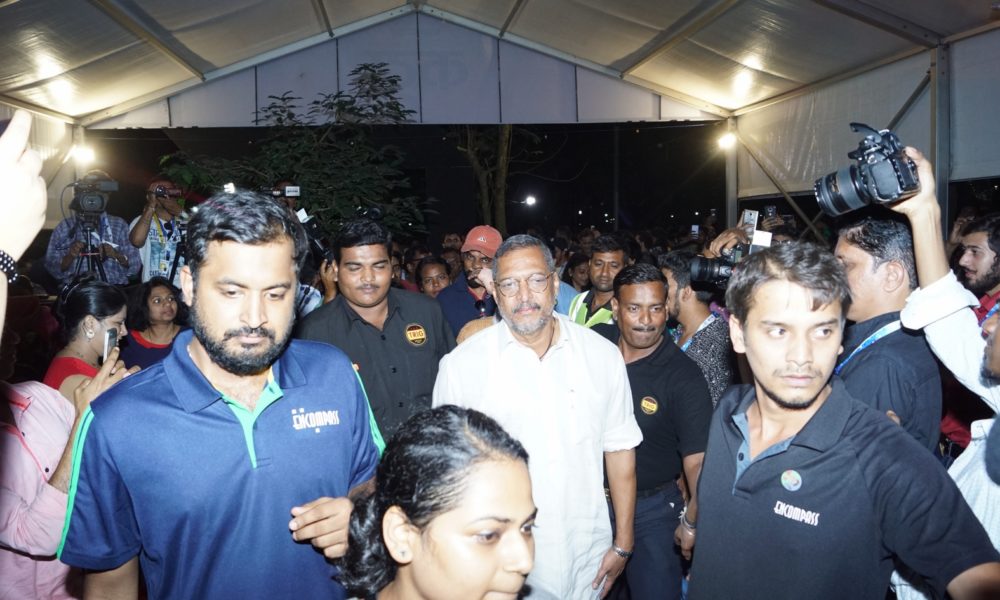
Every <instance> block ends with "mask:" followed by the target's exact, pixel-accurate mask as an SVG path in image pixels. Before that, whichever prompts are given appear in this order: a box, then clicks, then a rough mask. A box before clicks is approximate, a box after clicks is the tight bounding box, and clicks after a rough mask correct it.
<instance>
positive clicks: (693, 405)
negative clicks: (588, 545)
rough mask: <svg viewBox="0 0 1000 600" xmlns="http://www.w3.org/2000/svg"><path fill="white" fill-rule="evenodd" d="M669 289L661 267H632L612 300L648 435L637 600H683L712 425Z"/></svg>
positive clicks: (630, 574) (640, 485)
mask: <svg viewBox="0 0 1000 600" xmlns="http://www.w3.org/2000/svg"><path fill="white" fill-rule="evenodd" d="M666 283H667V282H666V278H664V276H663V274H662V273H661V272H660V271H659V270H658V269H657V268H656V267H654V266H653V265H649V264H641V263H640V264H635V265H631V266H628V267H625V268H624V269H623V270H622V271H620V272H619V273H618V275H617V276H616V277H615V278H614V298H612V300H611V309H612V312H613V313H614V316H615V320H616V321H617V322H618V328H619V330H620V331H621V336H620V337H619V339H618V348H619V349H620V350H621V352H622V356H623V358H624V359H625V365H626V369H627V370H628V379H629V384H630V386H631V388H632V402H633V403H634V406H635V420H636V422H638V424H639V429H641V430H642V443H641V444H639V447H638V448H636V452H635V471H636V503H635V525H634V527H635V549H634V551H633V552H634V553H633V555H632V557H631V558H630V559H629V562H628V564H627V565H626V567H625V578H626V580H627V581H628V587H629V592H630V593H631V596H632V597H633V598H662V599H679V598H680V597H681V580H682V579H683V573H682V564H681V554H682V553H683V554H684V556H685V557H686V558H690V557H691V548H692V547H693V546H694V537H695V529H694V527H692V526H691V525H692V524H693V523H694V522H695V521H697V518H698V500H697V494H696V491H697V489H698V475H699V473H700V472H701V462H702V458H703V457H704V455H705V445H706V443H707V442H708V427H709V423H710V422H711V418H712V398H711V396H710V394H709V391H708V384H707V383H706V381H705V378H704V377H703V376H702V372H701V369H700V368H699V367H698V365H697V363H695V362H694V361H693V360H692V359H691V358H689V357H688V356H687V355H686V354H684V352H682V351H681V350H680V348H678V347H677V345H676V344H674V343H672V342H671V341H670V340H665V339H664V336H663V332H664V330H665V329H666V326H667V307H666V302H667V287H666ZM682 473H683V475H684V476H685V478H686V480H687V489H688V490H689V491H690V495H689V498H688V501H687V507H686V508H684V507H685V503H684V498H682V496H681V492H680V489H679V488H678V486H677V478H678V477H679V476H680V475H681V474H682ZM682 509H683V513H682ZM682 514H683V518H682V516H681V515H682ZM675 536H676V541H677V544H678V545H679V546H680V547H679V548H678V547H677V546H675Z"/></svg>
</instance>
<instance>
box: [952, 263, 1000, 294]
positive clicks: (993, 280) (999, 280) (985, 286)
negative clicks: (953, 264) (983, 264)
mask: <svg viewBox="0 0 1000 600" xmlns="http://www.w3.org/2000/svg"><path fill="white" fill-rule="evenodd" d="M997 256H998V258H1000V255H997ZM958 271H959V273H958V280H959V281H960V282H961V283H962V285H964V286H965V287H966V288H968V289H969V291H970V292H972V293H973V294H975V295H976V296H983V295H985V294H986V293H987V292H989V291H990V290H992V289H993V288H995V287H996V286H998V285H1000V261H998V259H997V258H994V259H993V264H992V265H990V270H989V271H987V272H986V274H985V275H983V276H982V278H981V279H980V280H979V281H977V282H973V281H970V280H969V276H968V275H966V271H965V269H961V268H960V269H959V270H958Z"/></svg>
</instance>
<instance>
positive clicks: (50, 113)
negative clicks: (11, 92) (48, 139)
mask: <svg viewBox="0 0 1000 600" xmlns="http://www.w3.org/2000/svg"><path fill="white" fill-rule="evenodd" d="M0 104H6V105H7V106H13V107H14V108H23V109H24V110H26V111H28V112H33V113H35V114H36V115H41V116H43V117H48V118H50V119H55V120H56V121H62V122H63V123H68V124H70V125H78V124H79V121H78V120H77V119H75V118H73V117H71V116H69V115H67V114H64V113H61V112H57V111H54V110H52V109H50V108H45V107H44V106H39V105H37V104H33V103H31V102H25V101H24V100H18V99H17V98H12V97H11V96H7V95H3V94H0Z"/></svg>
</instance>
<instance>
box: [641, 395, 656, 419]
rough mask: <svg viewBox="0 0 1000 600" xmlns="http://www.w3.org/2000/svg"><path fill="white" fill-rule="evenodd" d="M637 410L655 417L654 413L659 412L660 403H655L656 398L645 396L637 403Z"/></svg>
mask: <svg viewBox="0 0 1000 600" xmlns="http://www.w3.org/2000/svg"><path fill="white" fill-rule="evenodd" d="M639 408H641V409H642V412H644V413H646V414H647V415H655V414H656V411H658V410H660V403H659V402H657V401H656V398H654V397H652V396H646V397H645V398H643V399H642V401H641V402H639Z"/></svg>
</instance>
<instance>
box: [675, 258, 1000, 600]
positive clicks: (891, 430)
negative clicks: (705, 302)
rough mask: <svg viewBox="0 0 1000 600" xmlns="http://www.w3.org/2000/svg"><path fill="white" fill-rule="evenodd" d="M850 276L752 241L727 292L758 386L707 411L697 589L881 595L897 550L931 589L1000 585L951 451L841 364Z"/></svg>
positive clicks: (996, 591) (707, 595) (961, 594)
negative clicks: (858, 387)
mask: <svg viewBox="0 0 1000 600" xmlns="http://www.w3.org/2000/svg"><path fill="white" fill-rule="evenodd" d="M850 303H851V296H850V288H849V286H848V282H847V277H846V275H845V273H844V271H843V269H842V267H841V266H840V265H839V264H838V262H837V260H836V258H834V256H833V255H832V254H831V253H830V252H828V251H826V250H824V249H821V248H819V247H817V246H813V245H810V244H805V243H791V244H785V245H782V246H776V247H772V248H769V249H767V250H765V251H763V252H759V253H757V254H752V255H750V256H749V257H748V258H747V259H745V260H744V261H743V262H741V263H740V268H739V269H738V270H734V274H733V276H732V279H731V280H730V282H729V287H728V288H727V290H726V306H727V307H728V308H729V310H730V311H731V312H732V317H731V318H730V321H729V328H730V332H731V336H732V340H733V348H734V349H735V350H736V351H737V352H741V353H745V354H746V357H747V362H748V363H749V365H750V369H751V371H752V372H753V379H754V383H753V385H747V386H734V387H730V388H729V391H728V392H726V394H725V395H724V396H723V397H722V399H721V400H720V401H719V405H718V406H717V407H716V410H715V412H714V414H713V416H712V424H711V427H710V431H709V438H708V448H707V450H706V452H705V460H704V463H703V466H702V471H701V477H700V478H699V483H698V505H699V506H698V508H699V511H698V519H697V523H693V524H691V525H692V526H696V527H697V530H698V535H697V541H696V545H695V555H694V564H693V566H692V571H691V580H690V581H691V586H690V594H689V598H691V600H704V599H715V598H745V599H751V600H752V599H756V598H761V599H763V598H767V599H768V600H774V599H779V598H789V599H791V598H809V599H810V600H840V599H842V598H851V599H870V600H882V599H883V598H885V596H886V591H887V589H888V586H889V576H890V574H891V573H892V569H893V564H894V562H897V561H898V562H900V563H902V564H905V565H906V566H907V567H909V568H910V569H911V570H912V571H913V572H915V573H916V574H918V575H919V576H920V577H921V578H923V580H924V581H925V582H926V583H927V585H928V587H929V588H930V589H932V590H933V593H934V595H935V597H944V595H945V592H946V591H947V593H948V594H949V595H950V597H952V598H955V599H956V600H961V599H969V598H997V597H1000V562H998V559H1000V555H998V554H997V551H996V549H994V547H993V545H992V544H991V543H990V539H989V537H988V536H987V534H986V532H985V531H984V530H983V527H982V525H981V524H980V523H979V521H978V520H977V519H976V516H975V515H974V514H973V513H972V511H971V510H970V509H969V505H968V504H967V503H966V501H965V500H964V499H963V498H962V495H961V493H960V492H959V491H958V489H957V488H956V487H955V484H954V482H952V480H951V479H950V478H949V477H948V475H947V473H946V472H945V470H944V468H943V467H942V466H941V464H940V463H939V462H938V461H937V460H936V459H935V458H934V457H933V456H932V455H931V454H930V453H929V452H927V451H926V450H925V449H923V448H922V447H921V445H920V444H919V443H917V441H916V440H915V439H914V438H913V437H912V436H910V435H909V434H907V433H906V431H905V430H904V429H903V428H902V427H899V426H898V425H896V424H895V423H894V422H893V421H891V420H890V419H889V417H888V416H886V415H885V413H883V412H880V411H877V410H875V409H872V408H870V407H869V406H867V405H865V404H863V403H862V402H860V401H859V400H856V399H855V398H853V397H852V396H851V394H850V393H849V392H848V390H847V389H846V387H845V386H844V383H843V381H841V380H840V379H837V378H833V380H832V381H831V376H832V374H833V370H834V367H835V365H836V364H837V358H838V354H840V353H841V352H842V350H843V348H842V346H841V340H842V338H843V327H844V320H845V312H846V310H847V308H849V306H850Z"/></svg>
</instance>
